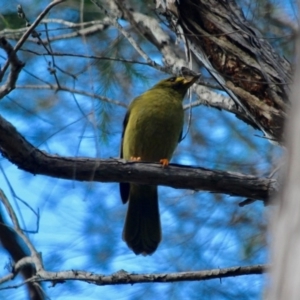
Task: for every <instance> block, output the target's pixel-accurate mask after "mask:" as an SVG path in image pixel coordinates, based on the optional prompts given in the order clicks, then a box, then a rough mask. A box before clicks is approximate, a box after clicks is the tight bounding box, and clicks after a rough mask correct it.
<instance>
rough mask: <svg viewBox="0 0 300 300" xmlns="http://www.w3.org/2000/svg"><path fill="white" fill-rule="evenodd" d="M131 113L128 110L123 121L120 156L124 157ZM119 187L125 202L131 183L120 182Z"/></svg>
mask: <svg viewBox="0 0 300 300" xmlns="http://www.w3.org/2000/svg"><path fill="white" fill-rule="evenodd" d="M129 115H130V111H129V110H128V111H127V113H126V115H125V118H124V121H123V132H122V141H121V149H120V158H123V141H124V134H125V130H126V126H127V123H128V119H129ZM119 188H120V195H121V199H122V202H123V203H124V204H125V203H126V202H127V201H128V197H129V192H130V184H129V183H127V182H120V185H119Z"/></svg>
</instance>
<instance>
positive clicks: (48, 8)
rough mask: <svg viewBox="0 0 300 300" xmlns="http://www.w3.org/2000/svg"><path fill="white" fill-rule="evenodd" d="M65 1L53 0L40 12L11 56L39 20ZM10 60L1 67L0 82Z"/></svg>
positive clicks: (15, 51)
mask: <svg viewBox="0 0 300 300" xmlns="http://www.w3.org/2000/svg"><path fill="white" fill-rule="evenodd" d="M64 1H66V0H55V1H53V2H51V3H50V4H49V5H48V6H47V7H46V8H45V9H44V10H43V11H42V12H41V14H40V15H39V16H38V17H37V18H36V20H35V21H34V22H33V23H32V25H31V26H30V27H29V28H28V30H27V31H26V32H25V33H24V34H23V36H22V37H21V38H20V40H19V41H18V43H17V44H16V45H15V47H14V49H13V50H12V52H11V54H10V55H11V56H13V55H14V54H15V53H17V51H18V50H19V49H20V48H21V47H22V45H23V44H24V43H25V41H26V40H27V38H28V37H29V35H30V34H31V33H32V32H33V31H34V29H35V27H36V26H38V24H39V23H40V22H41V20H42V19H43V18H44V17H45V15H46V14H47V13H48V12H49V11H50V10H51V8H53V7H54V6H56V5H58V4H60V3H62V2H64ZM9 60H10V59H8V60H7V61H6V63H5V65H4V66H3V68H2V70H1V72H0V82H1V81H2V78H3V76H4V74H5V72H6V70H7V68H8V66H9V64H10V62H9Z"/></svg>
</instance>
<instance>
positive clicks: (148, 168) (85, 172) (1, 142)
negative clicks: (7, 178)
mask: <svg viewBox="0 0 300 300" xmlns="http://www.w3.org/2000/svg"><path fill="white" fill-rule="evenodd" d="M0 132H1V135H0V151H1V152H2V154H3V156H5V157H6V158H7V159H8V160H10V161H11V162H12V163H14V164H16V165H17V166H18V167H19V168H20V169H23V170H25V171H28V172H30V173H32V174H41V175H47V176H52V177H57V178H64V179H71V180H74V179H75V180H80V181H101V182H134V183H144V184H145V183H147V184H152V185H165V186H170V187H174V188H181V189H193V190H202V191H210V192H213V193H224V194H228V195H234V196H241V197H246V198H251V199H259V200H267V199H268V198H269V196H270V194H272V192H273V191H274V190H275V185H276V181H275V180H273V179H269V178H259V177H255V176H250V175H243V174H240V173H233V172H225V171H216V170H209V169H205V168H200V167H197V168H196V167H189V166H180V165H175V164H171V165H169V167H167V168H162V166H161V165H160V164H156V163H139V162H125V161H124V160H122V159H107V160H100V159H92V158H74V157H62V156H58V155H51V154H48V153H46V152H44V151H41V150H39V149H37V148H35V147H34V146H32V145H31V144H30V143H29V142H28V141H26V139H25V138H24V137H23V136H22V135H20V134H19V133H18V132H17V130H16V128H15V127H14V126H13V125H12V124H10V123H9V122H7V121H6V120H5V119H4V118H2V117H1V116H0Z"/></svg>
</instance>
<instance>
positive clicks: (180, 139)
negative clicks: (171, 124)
mask: <svg viewBox="0 0 300 300" xmlns="http://www.w3.org/2000/svg"><path fill="white" fill-rule="evenodd" d="M182 131H183V128H182V129H181V131H180V134H179V139H178V144H179V143H180V142H181V141H182V140H183V138H182Z"/></svg>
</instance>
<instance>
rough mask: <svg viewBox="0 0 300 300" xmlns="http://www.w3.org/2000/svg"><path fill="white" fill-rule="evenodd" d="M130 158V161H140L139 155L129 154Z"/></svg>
mask: <svg viewBox="0 0 300 300" xmlns="http://www.w3.org/2000/svg"><path fill="white" fill-rule="evenodd" d="M130 160H132V161H141V158H140V157H139V156H137V157H136V156H131V157H130Z"/></svg>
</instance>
